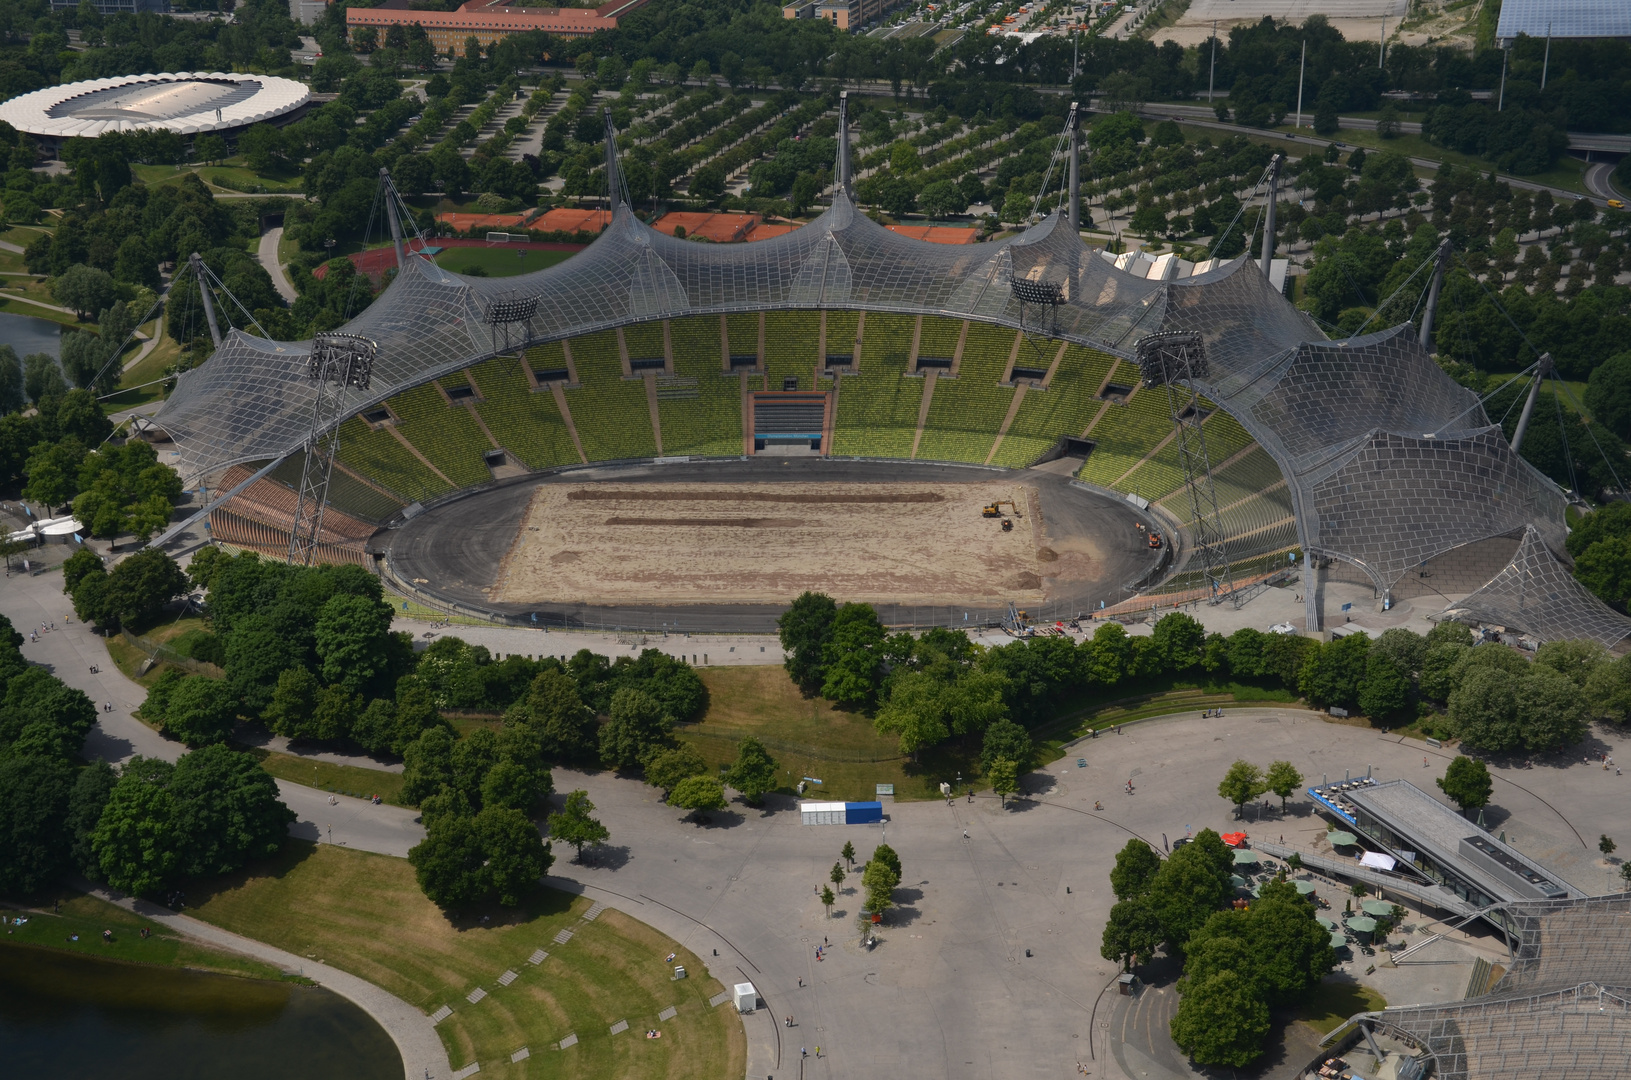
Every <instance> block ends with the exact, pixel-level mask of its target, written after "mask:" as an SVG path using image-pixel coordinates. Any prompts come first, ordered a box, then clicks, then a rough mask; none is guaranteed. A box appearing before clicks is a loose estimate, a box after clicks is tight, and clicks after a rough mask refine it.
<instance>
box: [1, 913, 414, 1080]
mask: <svg viewBox="0 0 1631 1080" xmlns="http://www.w3.org/2000/svg"><path fill="white" fill-rule="evenodd" d="M0 1062H4V1065H0V1073H4V1074H5V1075H7V1076H42V1077H43V1076H49V1077H54V1078H56V1080H80V1078H84V1080H93V1078H94V1080H105V1078H107V1077H119V1078H120V1080H149V1078H151V1080H160V1078H164V1080H195V1078H196V1080H206V1078H211V1080H217V1078H220V1077H230V1078H231V1080H273V1078H274V1077H275V1078H278V1080H287V1078H288V1077H291V1076H298V1077H303V1078H310V1080H329V1078H333V1080H401V1076H402V1058H401V1055H400V1054H398V1053H397V1049H396V1045H395V1044H394V1043H392V1042H391V1038H390V1036H389V1035H387V1034H386V1033H385V1031H384V1029H382V1028H381V1027H380V1026H379V1025H378V1024H376V1023H374V1021H373V1020H372V1019H371V1018H370V1017H369V1016H368V1014H366V1013H364V1012H363V1011H362V1010H361V1009H359V1008H357V1006H355V1005H353V1004H352V1003H351V1002H349V1001H347V1000H346V999H345V998H342V997H340V996H339V995H338V994H335V993H332V992H331V991H328V990H324V989H321V988H319V987H305V986H296V985H294V984H292V983H274V982H267V981H264V980H257V979H240V978H234V977H232V976H227V975H208V974H204V973H202V972H192V971H181V970H178V969H174V968H161V967H147V966H145V965H138V964H122V963H117V962H113V961H105V960H94V959H86V958H84V957H79V956H71V955H68V954H65V953H59V952H53V951H51V950H48V949H35V948H27V947H18V946H4V945H0Z"/></svg>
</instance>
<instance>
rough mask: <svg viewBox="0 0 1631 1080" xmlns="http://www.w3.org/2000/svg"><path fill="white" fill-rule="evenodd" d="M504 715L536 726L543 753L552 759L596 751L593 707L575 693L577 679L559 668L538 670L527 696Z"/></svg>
mask: <svg viewBox="0 0 1631 1080" xmlns="http://www.w3.org/2000/svg"><path fill="white" fill-rule="evenodd" d="M505 718H506V720H511V719H513V720H515V721H520V722H524V723H527V724H529V725H531V726H533V727H535V728H537V729H538V732H539V736H540V738H541V739H542V741H543V750H544V753H545V755H547V756H548V757H549V758H551V759H552V760H555V761H579V760H583V759H585V758H588V757H590V756H592V755H593V754H594V753H595V751H596V748H597V747H596V730H595V728H596V724H595V713H594V710H593V709H591V708H589V707H588V706H586V705H584V703H583V699H582V698H581V697H579V696H578V684H577V681H576V680H575V679H573V678H572V676H570V675H568V674H567V673H566V672H564V671H561V670H559V669H556V668H548V669H545V670H544V671H541V672H539V673H538V675H537V676H536V677H534V679H533V680H532V685H531V686H530V687H529V688H528V689H527V695H526V697H525V698H523V699H522V700H521V701H518V702H516V704H515V705H514V706H512V707H511V710H510V712H509V713H507V714H506V716H505Z"/></svg>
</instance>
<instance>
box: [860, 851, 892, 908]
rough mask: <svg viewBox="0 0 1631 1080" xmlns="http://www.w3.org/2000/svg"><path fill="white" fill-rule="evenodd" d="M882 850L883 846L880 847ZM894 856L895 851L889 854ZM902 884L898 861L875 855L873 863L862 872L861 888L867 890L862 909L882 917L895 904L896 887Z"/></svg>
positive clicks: (870, 862) (875, 853)
mask: <svg viewBox="0 0 1631 1080" xmlns="http://www.w3.org/2000/svg"><path fill="white" fill-rule="evenodd" d="M880 850H882V845H880ZM889 855H890V856H893V855H894V852H893V851H890V852H889ZM899 884H900V864H899V861H898V860H895V861H893V862H891V861H890V860H889V859H884V858H880V857H879V856H878V853H877V852H874V853H873V856H872V859H871V861H869V862H868V863H867V864H866V868H865V869H863V870H862V871H861V887H862V888H863V889H865V890H866V900H865V902H864V903H863V904H862V905H861V906H862V908H863V909H864V910H866V911H868V912H871V913H872V914H874V915H881V914H882V913H883V912H885V911H887V910H889V907H890V905H891V904H893V903H894V892H895V886H897V885H899Z"/></svg>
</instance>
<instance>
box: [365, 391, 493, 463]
mask: <svg viewBox="0 0 1631 1080" xmlns="http://www.w3.org/2000/svg"><path fill="white" fill-rule="evenodd" d="M460 379H461V381H463V382H468V380H464V379H463V376H460ZM386 404H387V405H388V406H389V407H390V409H391V411H392V412H394V413H396V415H397V417H398V419H399V423H398V424H397V430H398V431H399V432H401V433H402V437H403V438H405V439H407V440H408V441H409V442H410V443H412V444H413V446H414V448H415V449H416V450H418V451H419V452H420V453H421V454H424V455H425V459H426V460H427V461H429V462H430V463H431V464H432V465H434V466H436V468H437V470H438V471H439V472H441V474H442V475H443V476H445V477H447V478H448V479H449V480H451V481H453V483H454V485H455V486H457V487H468V486H470V485H473V484H481V483H485V482H487V481H488V480H491V479H492V478H493V474H492V472H491V471H489V470H488V468H487V463H486V461H484V460H483V455H484V454H486V453H488V452H489V451H491V450H492V449H493V444H492V443H491V442H489V441H488V439H487V436H486V435H485V434H483V433H482V430H481V425H480V424H478V423H476V419H475V417H473V416H471V415H470V411H469V410H468V409H467V408H465V407H464V406H463V405H449V404H448V402H447V399H446V398H444V397H443V396H442V394H441V392H440V391H438V390H437V389H436V387H435V386H434V385H433V384H426V385H423V386H416V387H414V388H413V389H411V390H404V391H403V392H402V393H400V394H398V395H396V396H395V397H393V398H391V399H390V401H388V402H386Z"/></svg>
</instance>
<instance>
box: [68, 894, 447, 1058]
mask: <svg viewBox="0 0 1631 1080" xmlns="http://www.w3.org/2000/svg"><path fill="white" fill-rule="evenodd" d="M85 888H86V891H88V892H91V893H92V894H94V895H96V896H99V897H101V898H102V899H103V900H106V901H108V902H110V903H113V904H117V905H118V906H119V907H122V908H124V909H125V910H126V911H132V912H135V913H136V914H137V915H140V916H142V917H143V918H144V919H151V920H152V921H154V922H156V923H158V924H160V925H161V926H167V927H169V928H170V929H171V930H174V931H175V932H176V933H178V934H181V935H183V936H185V937H189V938H192V939H193V940H195V941H201V942H203V943H204V944H206V945H213V946H215V947H217V948H221V949H227V950H230V951H232V952H235V953H241V954H243V955H245V956H252V957H254V958H255V959H257V960H260V961H263V962H265V963H268V964H272V965H275V966H276V967H278V968H280V969H282V970H284V971H288V972H298V973H299V974H301V975H304V976H305V977H306V978H308V979H311V980H312V981H313V982H315V983H317V984H318V985H319V986H322V987H324V988H326V989H329V990H332V991H334V992H335V993H336V994H339V995H340V996H341V997H343V998H345V999H346V1000H348V1001H350V1002H352V1003H353V1004H355V1005H356V1006H357V1007H358V1008H360V1009H362V1010H363V1011H364V1012H366V1013H367V1014H368V1015H369V1016H371V1017H373V1019H374V1022H375V1023H377V1024H379V1026H380V1027H382V1028H384V1029H385V1033H386V1034H387V1035H389V1036H390V1037H391V1041H392V1042H394V1043H396V1048H397V1052H398V1053H400V1054H401V1055H402V1074H403V1077H404V1078H405V1080H422V1078H423V1077H424V1076H426V1075H430V1076H433V1077H436V1076H446V1075H448V1074H449V1071H450V1070H451V1068H452V1066H451V1064H450V1063H449V1062H448V1057H447V1051H446V1050H445V1049H443V1047H442V1040H441V1038H440V1037H439V1036H438V1035H437V1034H436V1024H435V1021H434V1020H432V1018H431V1017H428V1016H426V1015H425V1014H424V1013H422V1012H420V1011H419V1010H418V1009H415V1008H414V1007H413V1006H412V1005H409V1004H408V1003H407V1002H406V1001H403V1000H402V999H401V998H399V997H397V996H396V995H395V994H391V993H388V992H386V991H384V990H381V989H380V988H379V987H377V986H375V985H374V984H373V983H371V982H368V981H367V980H365V979H360V978H358V977H357V976H355V975H352V974H351V973H350V972H346V971H341V970H339V969H338V968H332V967H329V966H328V965H327V964H321V963H319V964H317V965H315V966H308V965H307V964H306V961H305V960H304V959H302V958H301V957H298V956H296V955H294V954H293V953H289V952H284V951H283V950H282V949H279V948H276V947H275V946H272V945H267V944H265V943H264V942H260V941H255V940H253V939H252V938H246V937H244V936H242V935H241V934H234V933H232V932H231V931H230V930H223V929H221V928H220V927H218V926H213V925H211V924H210V923H207V922H204V921H202V920H200V919H194V918H192V917H191V916H188V915H182V914H180V913H178V912H174V911H171V910H170V909H169V908H165V907H160V906H158V905H157V904H151V903H148V902H147V901H145V900H137V899H134V898H132V897H127V896H123V895H121V894H117V893H113V892H110V891H108V890H107V889H104V888H100V887H96V886H91V885H89V883H86V884H85ZM308 967H309V970H308Z"/></svg>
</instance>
